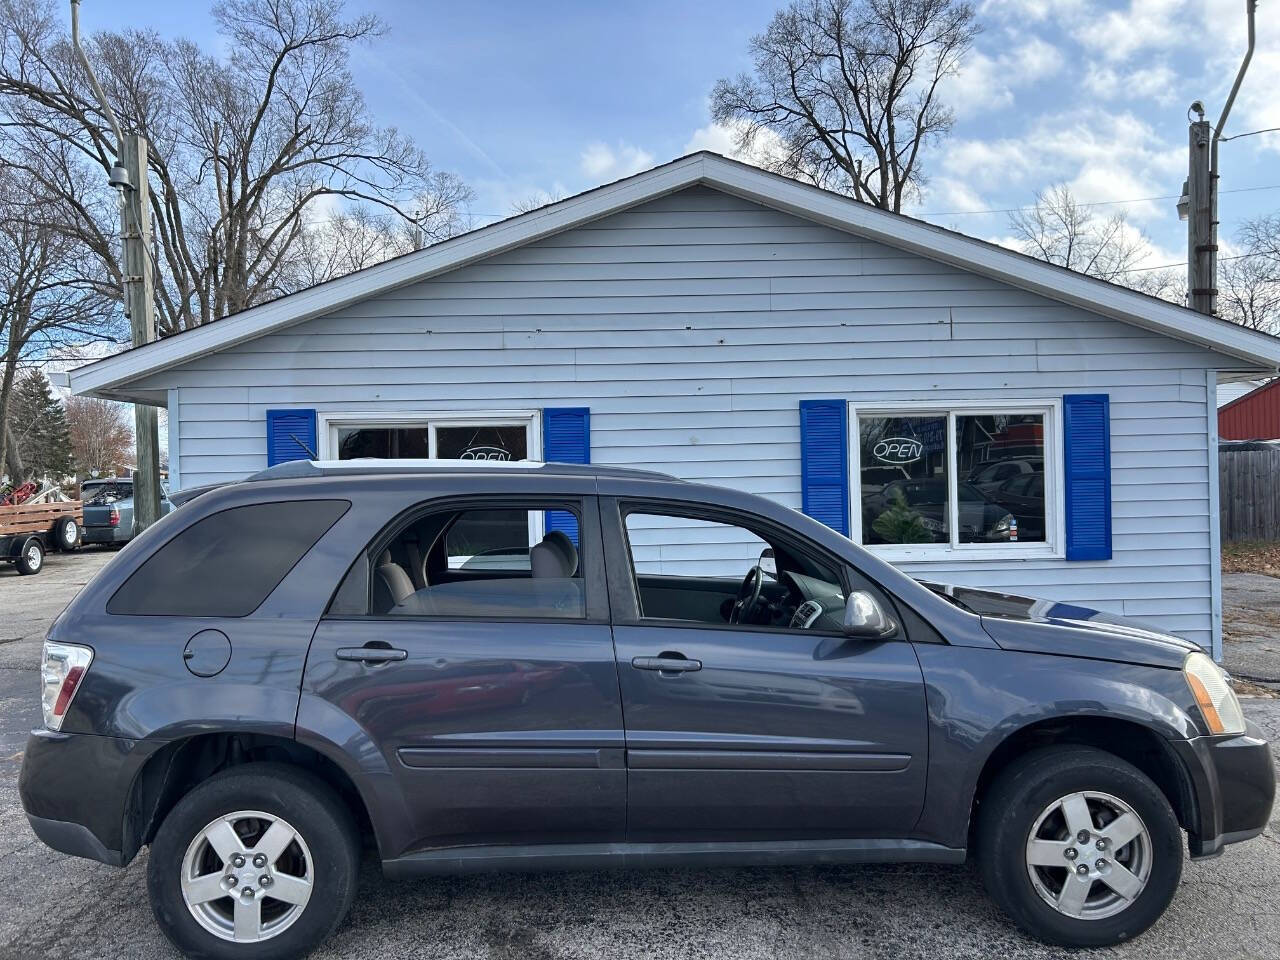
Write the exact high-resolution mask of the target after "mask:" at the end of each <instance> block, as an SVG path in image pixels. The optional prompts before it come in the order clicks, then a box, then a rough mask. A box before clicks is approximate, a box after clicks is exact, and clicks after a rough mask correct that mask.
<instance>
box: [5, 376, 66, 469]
mask: <svg viewBox="0 0 1280 960" xmlns="http://www.w3.org/2000/svg"><path fill="white" fill-rule="evenodd" d="M9 435H10V437H11V440H12V442H15V443H16V444H17V448H18V454H19V456H20V458H21V461H22V466H23V470H24V472H25V473H26V478H25V479H30V480H37V481H39V480H43V479H44V478H45V477H48V478H49V479H50V480H53V481H54V482H58V481H60V480H62V478H63V477H65V476H66V475H67V474H69V473H71V469H72V465H71V429H70V426H69V425H68V423H67V413H66V411H65V410H64V409H63V407H62V404H61V403H60V402H59V401H58V398H57V397H55V396H54V395H53V389H52V387H50V386H49V381H48V379H47V378H46V377H45V375H44V374H43V373H41V372H40V371H39V370H31V371H28V372H27V373H25V374H24V375H23V376H22V377H21V379H19V380H18V382H17V383H16V384H15V385H14V389H13V399H12V401H11V403H10V407H9ZM14 479H15V480H17V479H20V478H14Z"/></svg>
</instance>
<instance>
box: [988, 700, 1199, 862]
mask: <svg viewBox="0 0 1280 960" xmlns="http://www.w3.org/2000/svg"><path fill="white" fill-rule="evenodd" d="M1049 746H1064V747H1065V746H1088V747H1094V748H1095V749H1098V750H1101V751H1104V752H1106V753H1109V754H1111V755H1113V756H1116V757H1119V758H1120V759H1121V760H1124V761H1126V762H1128V763H1131V764H1133V766H1135V767H1137V768H1138V769H1139V770H1141V771H1142V772H1143V773H1144V774H1146V775H1147V776H1148V777H1150V778H1151V780H1152V782H1154V783H1155V785H1156V786H1157V787H1158V788H1159V789H1160V792H1161V793H1163V794H1164V795H1165V798H1166V799H1167V800H1168V801H1169V805H1170V806H1171V807H1172V808H1173V812H1174V815H1175V816H1176V817H1177V818H1178V823H1179V825H1181V826H1182V828H1183V829H1184V830H1187V831H1189V832H1190V833H1192V834H1195V833H1197V832H1198V831H1199V829H1200V826H1199V824H1200V820H1199V815H1200V813H1199V809H1198V804H1197V800H1196V792H1195V789H1194V785H1193V782H1192V779H1191V775H1190V773H1189V771H1188V770H1187V769H1186V766H1185V765H1184V764H1183V762H1182V760H1181V759H1180V758H1179V757H1178V755H1177V754H1176V753H1175V752H1174V750H1173V748H1172V747H1171V746H1170V745H1169V742H1168V740H1167V739H1166V738H1165V737H1164V736H1162V735H1161V734H1160V733H1159V732H1158V731H1156V730H1154V729H1152V728H1151V727H1148V726H1145V725H1143V724H1142V723H1139V722H1137V721H1135V720H1128V719H1119V718H1116V717H1103V716H1093V715H1078V716H1077V715H1063V716H1056V717H1050V718H1046V719H1042V720H1037V721H1035V722H1032V723H1028V724H1026V725H1024V726H1022V727H1019V728H1018V729H1017V730H1014V731H1013V732H1012V733H1010V734H1009V735H1008V736H1006V737H1005V738H1004V739H1003V740H1001V741H1000V743H999V744H997V745H996V747H995V749H994V750H992V751H991V752H990V753H989V754H988V755H987V758H986V761H985V762H984V763H983V766H982V770H981V771H980V772H979V774H978V779H977V783H976V785H975V787H974V792H973V797H972V799H971V801H970V805H969V827H968V830H969V846H970V848H971V849H972V846H973V837H972V834H973V829H974V824H975V823H976V821H977V813H978V810H979V807H980V806H981V804H982V801H983V798H984V796H985V795H986V793H987V792H988V790H989V789H990V787H991V784H992V783H993V782H994V781H995V779H996V777H997V776H999V775H1000V772H1001V771H1002V770H1004V769H1005V768H1006V767H1007V766H1008V765H1009V764H1010V763H1011V762H1013V761H1014V760H1015V759H1017V758H1018V757H1020V756H1022V755H1023V754H1025V753H1026V752H1027V751H1029V750H1034V749H1038V748H1041V747H1049Z"/></svg>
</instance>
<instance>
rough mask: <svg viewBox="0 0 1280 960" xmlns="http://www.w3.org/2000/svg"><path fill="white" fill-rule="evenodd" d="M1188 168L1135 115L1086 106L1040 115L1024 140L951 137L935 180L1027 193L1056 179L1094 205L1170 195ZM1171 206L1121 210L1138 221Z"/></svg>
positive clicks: (1130, 206)
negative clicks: (951, 139) (958, 138)
mask: <svg viewBox="0 0 1280 960" xmlns="http://www.w3.org/2000/svg"><path fill="white" fill-rule="evenodd" d="M1185 165H1186V158H1185V154H1184V152H1183V151H1182V150H1181V149H1180V148H1177V147H1170V146H1169V145H1167V144H1166V143H1165V142H1164V141H1162V140H1161V139H1160V138H1159V136H1158V135H1157V134H1156V132H1155V130H1154V129H1153V128H1152V127H1151V126H1150V125H1149V124H1147V123H1146V122H1145V121H1143V120H1141V119H1140V118H1138V117H1137V116H1135V115H1133V114H1131V113H1119V114H1112V113H1110V112H1109V111H1106V110H1103V109H1097V108H1086V109H1082V110H1078V111H1074V112H1071V113H1066V114H1059V115H1053V116H1046V117H1042V118H1040V119H1038V120H1037V121H1036V122H1035V123H1034V124H1033V125H1032V126H1031V127H1030V128H1029V129H1028V130H1027V131H1026V132H1025V133H1023V134H1022V135H1021V136H1016V137H1005V138H1001V139H998V140H976V139H971V140H953V141H951V142H950V143H948V144H947V145H946V146H945V147H944V148H943V150H942V155H941V157H940V159H939V162H938V167H937V169H938V173H937V176H938V178H939V179H940V180H943V179H946V178H950V179H954V180H958V181H960V182H963V183H969V184H972V185H973V186H974V187H975V188H976V189H979V190H980V189H982V188H983V185H984V184H989V185H990V186H991V187H992V188H995V189H999V190H1004V189H1007V188H1010V187H1012V188H1015V189H1018V188H1020V189H1022V190H1024V191H1026V193H1027V194H1030V193H1032V192H1034V191H1037V190H1042V189H1044V188H1045V187H1048V186H1051V185H1052V184H1054V183H1059V182H1061V183H1066V184H1067V185H1068V186H1069V187H1070V188H1071V191H1072V193H1073V194H1075V196H1076V199H1077V200H1080V201H1082V202H1097V201H1109V200H1129V199H1132V198H1135V197H1147V196H1162V195H1166V194H1171V193H1175V192H1177V190H1176V187H1177V186H1180V185H1181V183H1182V179H1181V178H1182V176H1183V175H1184V170H1185ZM1028 199H1029V197H1028ZM1171 203H1172V201H1148V202H1145V203H1139V204H1132V203H1131V204H1125V206H1124V208H1123V209H1124V210H1125V212H1126V214H1127V215H1128V216H1129V217H1131V218H1132V219H1134V220H1135V221H1139V222H1141V221H1144V220H1154V219H1158V218H1162V217H1165V216H1167V215H1168V212H1169V211H1168V210H1167V209H1166V208H1168V207H1169V205H1170V204H1171ZM953 209H961V208H959V207H955V208H953Z"/></svg>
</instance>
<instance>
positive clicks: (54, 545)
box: [0, 500, 84, 576]
mask: <svg viewBox="0 0 1280 960" xmlns="http://www.w3.org/2000/svg"><path fill="white" fill-rule="evenodd" d="M83 526H84V504H83V503H82V502H81V501H79V500H61V501H57V500H55V501H51V502H46V503H19V504H16V505H13V504H10V505H0V562H4V563H12V564H13V565H14V566H16V567H17V568H18V573H20V574H23V575H26V576H29V575H31V574H34V573H39V572H40V571H41V570H42V569H44V558H45V554H47V553H48V552H49V551H50V550H60V551H64V552H68V551H71V550H75V549H76V548H77V547H79V546H80V533H81V529H82V528H83Z"/></svg>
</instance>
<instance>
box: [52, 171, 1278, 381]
mask: <svg viewBox="0 0 1280 960" xmlns="http://www.w3.org/2000/svg"><path fill="white" fill-rule="evenodd" d="M698 185H702V186H708V187H711V188H713V189H716V190H720V191H723V192H725V193H728V194H732V195H734V196H738V197H741V198H743V199H746V200H750V201H753V202H755V203H759V204H761V205H763V206H766V207H771V208H773V209H775V210H780V211H783V212H785V213H790V214H793V215H795V216H798V217H802V218H804V219H806V220H811V221H813V222H816V223H821V224H824V225H826V226H829V227H833V228H835V229H838V230H843V231H845V232H848V233H852V234H855V235H857V236H859V237H862V238H864V239H869V240H875V241H878V242H880V243H884V244H886V245H888V246H892V247H896V248H898V249H901V250H906V251H909V252H911V253H916V254H919V255H921V256H924V257H928V258H929V259H932V260H936V261H939V262H942V263H947V264H951V265H952V266H955V267H959V268H961V269H964V270H968V271H971V272H973V273H977V274H981V275H983V276H987V277H991V278H993V279H995V280H1000V281H1002V282H1005V283H1008V284H1010V285H1011V286H1014V287H1018V288H1020V289H1023V290H1027V291H1030V292H1032V293H1037V294H1040V295H1041V296H1044V297H1048V298H1050V299H1052V300H1057V301H1059V302H1061V303H1066V304H1070V305H1072V306H1076V307H1079V308H1081V309H1084V310H1089V311H1091V312H1093V313H1097V314H1100V315H1102V316H1106V317H1111V318H1113V319H1116V320H1121V321H1124V322H1126V323H1130V324H1133V325H1135V326H1138V327H1143V328H1145V329H1148V330H1152V331H1154V332H1156V333H1160V334H1164V335H1166V336H1170V337H1174V338H1176V339H1179V340H1184V341H1187V342H1189V343H1194V344H1197V345H1199V346H1202V347H1205V348H1207V349H1209V350H1213V351H1215V352H1217V353H1220V354H1223V355H1224V356H1226V357H1230V358H1233V359H1235V360H1239V361H1244V364H1243V365H1244V366H1247V367H1260V368H1265V369H1268V370H1274V369H1276V368H1280V338H1277V337H1273V336H1271V335H1269V334H1265V333H1260V332H1258V331H1256V330H1249V329H1246V328H1244V327H1241V326H1238V325H1236V324H1234V323H1230V322H1229V321H1226V320H1222V319H1219V318H1217V317H1209V316H1205V315H1204V314H1201V313H1196V312H1195V311H1193V310H1190V309H1188V308H1186V307H1182V306H1178V305H1176V304H1172V303H1169V302H1167V301H1165V300H1160V299H1157V298H1155V297H1150V296H1147V295H1146V294H1142V293H1138V292H1136V291H1134V290H1130V289H1128V288H1127V287H1122V286H1119V285H1117V284H1113V283H1108V282H1106V281H1104V280H1098V279H1095V278H1093V277H1088V276H1085V275H1084V274H1081V273H1076V272H1075V271H1073V270H1067V269H1065V268H1063V267H1057V266H1054V265H1053V264H1049V263H1045V262H1044V261H1042V260H1036V259H1035V258H1033V257H1029V256H1026V255H1025V254H1021V253H1017V252H1015V251H1013V250H1008V249H1006V248H1004V247H1001V246H997V245H996V244H993V243H988V242H987V241H984V240H978V239H975V238H973V237H968V236H965V235H964V234H961V233H957V232H955V231H953V230H947V229H945V228H943V227H938V226H935V225H933V224H931V223H925V222H924V221H922V220H916V219H913V218H911V217H908V216H905V215H903V214H897V213H891V212H889V211H886V210H881V209H879V208H877V207H873V206H870V205H868V204H865V203H860V202H858V201H856V200H851V199H849V198H848V197H846V196H843V195H841V194H838V193H832V192H831V191H828V190H822V189H819V188H817V187H813V186H809V185H807V184H803V183H800V182H799V181H796V180H792V179H789V178H787V177H783V176H779V175H778V174H773V173H769V172H767V171H765V170H761V169H759V168H758V167H753V166H750V165H749V164H745V163H741V162H739V161H736V160H730V159H727V158H726V157H722V156H720V155H719V154H715V153H709V152H705V151H704V152H701V153H695V154H690V155H689V156H686V157H681V158H680V159H679V160H673V161H671V162H670V163H666V164H663V165H661V166H658V167H654V168H653V169H652V170H646V171H645V172H643V173H638V174H636V175H635V176H632V177H628V178H626V179H624V180H619V181H616V182H615V183H610V184H606V185H605V186H602V187H597V188H595V189H594V190H588V191H586V192H585V193H580V194H578V195H576V196H573V197H569V198H568V199H565V200H561V201H559V202H557V203H552V204H549V205H547V206H545V207H540V208H538V209H536V210H531V211H529V212H528V213H523V214H520V215H518V216H515V217H511V218H509V219H507V220H501V221H499V222H497V223H494V224H490V225H489V226H486V227H481V228H480V229H478V230H473V231H471V232H470V233H465V234H462V235H460V236H457V237H453V238H451V239H449V240H444V241H442V242H440V243H437V244H434V245H433V246H430V247H427V248H426V249H424V250H418V251H414V252H413V253H409V254H405V255H404V256H401V257H397V258H395V259H394V260H388V261H386V262H385V263H380V264H378V265H376V266H373V267H368V268H366V269H364V270H359V271H357V272H355V273H351V274H348V275H346V276H344V277H339V278H338V279H336V280H330V281H328V282H326V283H322V284H318V285H317V286H314V287H309V288H307V289H306V290H300V291H298V292H297V293H293V294H289V295H288V296H285V297H281V298H280V299H278V300H273V301H271V302H270V303H264V304H261V305H259V306H256V307H251V308H249V309H248V310H244V311H241V312H240V313H236V314H232V315H231V316H228V317H224V318H222V319H220V320H217V321H215V322H213V323H208V324H205V325H204V326H201V327H196V328H195V329H192V330H187V331H185V332H183V333H180V334H178V335H176V336H172V337H168V338H166V339H164V340H158V341H156V342H154V343H149V344H147V345H146V346H142V347H135V348H134V349H131V350H126V351H125V352H123V353H119V354H116V355H115V356H112V357H108V358H106V359H104V360H99V361H97V362H95V363H91V364H89V365H87V366H84V367H80V368H79V369H77V370H73V371H72V372H71V389H72V391H73V392H75V393H78V394H85V393H92V394H96V395H98V396H105V397H116V398H121V399H135V397H131V396H130V390H129V385H130V384H131V383H133V382H134V381H137V380H138V379H140V378H142V377H146V376H148V375H150V374H154V373H157V372H160V371H162V370H165V369H168V368H170V367H173V366H177V365H179V364H182V363H184V362H186V361H188V360H192V359H194V358H196V357H199V356H202V355H204V354H206V353H211V352H214V351H218V350H225V349H227V348H228V347H232V346H235V345H236V344H239V343H243V342H245V341H247V340H252V339H254V338H256V337H260V336H263V335H265V334H268V333H271V332H273V331H276V330H280V329H282V328H284V327H288V326H291V325H293V324H295V323H300V322H302V321H304V320H309V319H312V318H313V317H318V316H321V315H323V314H327V313H331V312H332V311H334V310H336V309H339V308H341V307H345V306H347V305H349V304H352V303H355V302H357V301H359V300H364V299H367V298H368V297H372V296H376V295H378V294H381V293H386V292H387V291H390V290H394V289H396V288H397V287H402V286H405V285H407V284H411V283H417V282H419V281H421V280H426V279H429V278H431V277H434V276H438V275H439V274H441V273H445V272H447V271H449V270H456V269H458V268H459V267H463V266H466V265H468V264H471V263H475V262H476V261H478V260H482V259H484V258H486V257H490V256H493V255H494V254H498V253H503V252H505V251H507V250H511V249H514V248H516V247H520V246H523V245H525V244H528V243H532V242H534V241H536V240H541V239H543V238H544V237H549V236H551V235H553V234H556V233H561V232H563V231H565V230H571V229H573V228H575V227H579V226H582V225H584V224H587V223H590V222H592V221H594V220H599V219H601V218H602V217H607V216H609V215H611V214H614V213H618V212H620V211H622V210H626V209H628V208H630V207H634V206H637V205H638V204H641V203H645V202H647V201H650V200H654V199H656V198H658V197H662V196H666V195H667V194H671V193H675V192H677V191H679V190H684V189H687V188H689V187H693V186H698ZM136 399H143V400H144V402H145V398H142V397H136Z"/></svg>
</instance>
